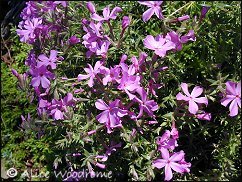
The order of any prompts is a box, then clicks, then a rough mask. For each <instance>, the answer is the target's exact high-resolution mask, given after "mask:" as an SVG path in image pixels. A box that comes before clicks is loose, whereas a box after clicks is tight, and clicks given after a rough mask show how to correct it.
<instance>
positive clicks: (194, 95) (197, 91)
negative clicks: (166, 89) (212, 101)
mask: <svg viewBox="0 0 242 182" xmlns="http://www.w3.org/2000/svg"><path fill="white" fill-rule="evenodd" d="M181 88H182V90H183V92H184V93H185V95H186V96H184V95H183V94H181V93H180V92H179V93H178V94H177V95H176V99H177V100H184V101H187V102H188V103H189V107H188V110H189V112H190V113H191V114H196V113H197V111H198V105H197V104H196V103H199V104H203V103H204V104H206V105H207V104H208V99H207V98H206V97H199V98H198V96H200V95H201V94H202V92H203V88H201V87H199V86H196V87H194V88H193V90H192V92H191V94H190V93H189V91H188V85H187V84H186V83H182V84H181Z"/></svg>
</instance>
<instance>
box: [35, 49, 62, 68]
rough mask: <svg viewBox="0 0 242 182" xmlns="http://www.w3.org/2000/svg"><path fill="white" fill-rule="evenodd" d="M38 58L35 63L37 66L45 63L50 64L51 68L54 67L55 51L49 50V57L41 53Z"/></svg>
mask: <svg viewBox="0 0 242 182" xmlns="http://www.w3.org/2000/svg"><path fill="white" fill-rule="evenodd" d="M38 59H39V60H40V61H39V62H38V64H37V66H38V67H40V66H42V65H45V66H46V67H47V66H50V67H51V69H56V61H57V51H55V50H51V51H50V57H47V56H46V55H45V54H41V55H39V57H38Z"/></svg>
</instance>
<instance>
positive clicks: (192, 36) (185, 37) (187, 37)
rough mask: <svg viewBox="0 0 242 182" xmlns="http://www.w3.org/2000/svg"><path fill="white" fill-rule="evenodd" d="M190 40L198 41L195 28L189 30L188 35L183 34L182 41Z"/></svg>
mask: <svg viewBox="0 0 242 182" xmlns="http://www.w3.org/2000/svg"><path fill="white" fill-rule="evenodd" d="M188 41H196V37H195V34H194V30H189V32H188V33H187V34H186V35H183V36H181V43H183V44H185V43H187V42H188Z"/></svg>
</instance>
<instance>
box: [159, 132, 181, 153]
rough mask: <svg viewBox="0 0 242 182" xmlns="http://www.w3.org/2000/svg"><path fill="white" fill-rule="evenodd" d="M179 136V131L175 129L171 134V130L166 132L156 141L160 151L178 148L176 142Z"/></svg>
mask: <svg viewBox="0 0 242 182" xmlns="http://www.w3.org/2000/svg"><path fill="white" fill-rule="evenodd" d="M177 136H178V131H177V130H176V128H175V129H174V128H173V129H172V131H171V132H170V131H169V130H166V131H165V133H164V134H163V135H162V136H161V137H158V139H157V141H156V143H157V145H158V150H161V149H162V148H166V149H171V150H174V149H175V147H177V146H178V144H177V140H176V139H177V138H178V137H177ZM171 137H172V138H171Z"/></svg>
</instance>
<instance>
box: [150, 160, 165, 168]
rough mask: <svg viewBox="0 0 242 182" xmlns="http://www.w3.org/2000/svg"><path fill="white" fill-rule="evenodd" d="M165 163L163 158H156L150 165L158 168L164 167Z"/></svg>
mask: <svg viewBox="0 0 242 182" xmlns="http://www.w3.org/2000/svg"><path fill="white" fill-rule="evenodd" d="M165 165H166V160H164V159H157V160H155V161H154V162H153V163H152V166H154V167H156V168H158V169H161V168H163V167H165Z"/></svg>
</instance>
